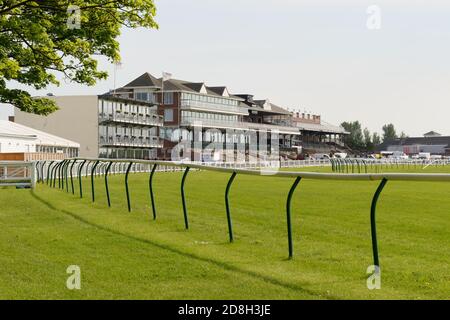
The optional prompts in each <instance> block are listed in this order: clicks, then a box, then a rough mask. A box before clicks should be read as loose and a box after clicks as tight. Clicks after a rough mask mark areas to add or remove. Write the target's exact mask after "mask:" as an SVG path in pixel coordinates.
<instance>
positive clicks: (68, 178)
mask: <svg viewBox="0 0 450 320" xmlns="http://www.w3.org/2000/svg"><path fill="white" fill-rule="evenodd" d="M323 165H326V162H325V161H324V162H323ZM328 165H330V162H329V161H328ZM331 165H333V166H335V165H336V164H333V162H331ZM36 167H37V169H38V170H37V171H38V181H39V182H41V183H46V184H48V185H49V186H51V187H53V188H60V189H63V190H65V191H66V192H72V193H73V194H75V189H76V188H79V196H80V197H81V198H82V197H83V185H82V176H83V175H85V176H87V177H90V181H91V198H92V202H95V192H96V189H95V177H96V176H102V177H104V180H105V191H106V196H107V204H108V206H111V198H110V194H109V184H108V177H109V176H110V175H111V174H114V173H116V174H117V173H125V176H124V187H125V194H126V198H127V206H128V211H129V212H131V210H132V204H131V197H130V193H129V185H128V178H129V174H130V172H133V171H134V172H141V171H140V170H142V172H147V171H149V172H150V175H149V180H148V188H149V200H150V204H151V208H152V213H153V219H156V217H157V211H156V203H155V198H154V193H153V178H154V175H155V173H156V172H158V170H163V171H166V170H168V168H173V170H180V171H181V170H182V171H183V176H182V179H181V185H180V195H181V203H182V208H183V218H184V224H185V228H186V229H189V219H188V212H187V207H186V198H185V190H184V185H185V181H186V178H187V175H188V173H189V171H190V170H207V171H216V172H222V173H230V174H231V176H230V178H229V180H228V183H227V185H226V189H225V194H224V202H225V213H226V218H227V224H228V235H229V241H230V242H233V227H232V219H231V209H230V203H229V192H230V189H231V186H232V183H233V181H234V179H235V177H236V176H237V175H254V176H265V177H269V178H270V177H279V178H290V179H294V182H293V184H292V186H291V188H290V190H289V193H288V195H287V199H286V223H287V240H288V254H289V258H292V256H293V242H292V224H291V200H292V196H293V194H294V191H295V189H296V188H297V186H298V184H299V183H300V181H301V180H302V179H318V180H352V181H356V180H357V181H380V184H379V186H378V188H377V189H376V191H375V194H374V196H373V199H372V203H371V209H370V226H371V237H372V251H373V259H374V265H375V266H378V267H379V266H380V262H379V258H378V243H377V233H376V219H375V217H376V206H377V202H378V199H379V196H380V194H381V192H382V191H383V189H384V187H385V186H386V184H387V182H388V181H390V180H394V181H447V182H449V181H450V174H417V173H342V172H341V171H339V172H335V173H318V172H288V171H275V170H267V169H264V170H262V169H260V170H256V169H252V170H251V169H248V168H236V167H230V168H225V167H221V166H216V165H205V164H196V163H191V162H187V163H183V162H167V161H153V160H132V159H90V158H76V159H67V160H64V161H61V162H56V161H51V162H43V163H37V166H36ZM75 177H78V178H77V179H75ZM76 180H78V186H76V184H77V181H76Z"/></svg>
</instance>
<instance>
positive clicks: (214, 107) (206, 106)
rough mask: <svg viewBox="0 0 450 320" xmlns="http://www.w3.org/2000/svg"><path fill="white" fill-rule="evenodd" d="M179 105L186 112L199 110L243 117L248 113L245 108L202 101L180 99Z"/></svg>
mask: <svg viewBox="0 0 450 320" xmlns="http://www.w3.org/2000/svg"><path fill="white" fill-rule="evenodd" d="M180 105H181V108H182V109H188V110H189V109H201V110H206V111H216V112H223V113H233V114H239V115H244V116H246V115H248V111H247V110H246V109H245V108H241V107H237V106H231V105H224V104H216V103H210V102H204V101H197V100H186V99H182V100H181V104H180Z"/></svg>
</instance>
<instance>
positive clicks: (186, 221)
mask: <svg viewBox="0 0 450 320" xmlns="http://www.w3.org/2000/svg"><path fill="white" fill-rule="evenodd" d="M188 173H189V167H187V168H186V170H184V174H183V178H182V179H181V202H182V204H183V214H184V225H185V227H186V229H189V221H188V216H187V210H186V199H185V196H184V183H185V181H186V176H187V174H188Z"/></svg>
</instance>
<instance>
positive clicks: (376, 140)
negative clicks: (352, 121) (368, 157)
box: [372, 132, 381, 147]
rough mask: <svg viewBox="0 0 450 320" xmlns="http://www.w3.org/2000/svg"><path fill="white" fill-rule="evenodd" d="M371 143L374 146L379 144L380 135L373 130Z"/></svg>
mask: <svg viewBox="0 0 450 320" xmlns="http://www.w3.org/2000/svg"><path fill="white" fill-rule="evenodd" d="M372 143H373V145H374V147H376V146H379V145H380V144H381V137H380V135H379V134H378V133H376V132H374V133H373V134H372Z"/></svg>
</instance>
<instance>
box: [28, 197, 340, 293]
mask: <svg viewBox="0 0 450 320" xmlns="http://www.w3.org/2000/svg"><path fill="white" fill-rule="evenodd" d="M31 195H32V196H33V198H35V199H36V200H37V201H39V202H41V203H43V204H44V205H46V206H47V207H48V208H50V209H51V210H54V211H57V212H61V213H64V214H66V215H68V216H70V217H72V218H73V219H76V220H77V221H79V222H82V223H84V224H87V225H89V226H91V227H94V228H96V229H98V230H102V231H106V232H109V233H112V234H115V235H118V236H121V237H125V238H128V239H131V240H134V241H138V242H141V243H145V244H149V245H152V246H155V247H157V248H160V249H163V250H167V251H170V252H172V253H175V254H178V255H181V256H183V257H187V258H190V259H195V260H197V261H200V262H206V263H210V264H212V265H214V266H217V267H220V268H222V269H225V270H227V271H232V272H237V273H240V274H242V275H245V276H249V277H252V278H255V279H257V280H261V281H265V282H267V283H270V284H272V285H276V286H280V287H283V288H286V289H291V290H295V291H298V292H303V293H305V294H308V295H310V296H315V297H320V298H326V299H330V300H337V299H338V298H337V297H334V296H326V297H324V296H323V294H320V293H317V292H314V291H312V290H308V289H305V288H302V287H300V286H298V285H295V284H292V283H287V282H284V281H281V280H278V279H275V278H272V277H268V276H265V275H261V274H259V273H256V272H252V271H249V270H244V269H240V268H238V267H236V266H233V265H230V264H227V263H224V262H221V261H216V260H213V259H209V258H204V257H200V256H197V255H195V254H192V253H188V252H183V251H181V250H178V249H175V248H172V247H170V246H167V245H164V244H160V243H156V242H153V241H151V240H148V239H142V238H139V237H135V236H132V235H128V234H126V233H123V232H120V231H117V230H114V229H111V228H108V227H105V226H102V225H98V224H95V223H92V222H90V221H88V220H86V219H84V218H83V217H80V216H79V215H77V214H75V213H73V212H70V211H68V210H64V209H59V208H56V207H55V206H54V205H53V204H51V203H50V202H48V201H46V200H45V199H42V198H41V197H39V196H38V195H37V194H36V193H35V192H34V190H31Z"/></svg>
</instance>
